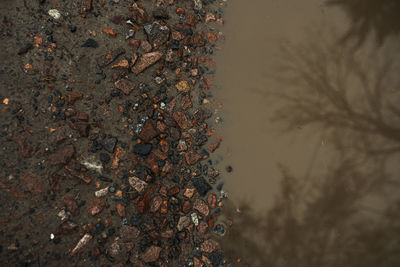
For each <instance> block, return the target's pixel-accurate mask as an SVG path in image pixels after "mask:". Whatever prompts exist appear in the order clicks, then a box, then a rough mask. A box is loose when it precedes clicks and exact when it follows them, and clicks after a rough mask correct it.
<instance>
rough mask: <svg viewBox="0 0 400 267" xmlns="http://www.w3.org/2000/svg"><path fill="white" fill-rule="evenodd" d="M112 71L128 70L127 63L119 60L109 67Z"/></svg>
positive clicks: (124, 60)
mask: <svg viewBox="0 0 400 267" xmlns="http://www.w3.org/2000/svg"><path fill="white" fill-rule="evenodd" d="M111 68H112V69H127V68H129V61H128V60H126V59H121V60H120V61H119V62H118V63H117V64H115V65H112V66H111Z"/></svg>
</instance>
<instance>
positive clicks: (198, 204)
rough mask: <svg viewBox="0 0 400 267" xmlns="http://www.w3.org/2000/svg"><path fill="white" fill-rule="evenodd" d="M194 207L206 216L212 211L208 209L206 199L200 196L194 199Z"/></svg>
mask: <svg viewBox="0 0 400 267" xmlns="http://www.w3.org/2000/svg"><path fill="white" fill-rule="evenodd" d="M193 209H195V210H197V211H198V212H200V213H201V214H202V215H204V216H208V214H209V213H210V210H209V209H208V206H207V203H206V202H205V201H204V200H202V199H199V198H197V199H196V200H195V201H194V204H193Z"/></svg>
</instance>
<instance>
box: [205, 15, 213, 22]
mask: <svg viewBox="0 0 400 267" xmlns="http://www.w3.org/2000/svg"><path fill="white" fill-rule="evenodd" d="M213 21H215V16H214V14H211V13H207V14H206V19H205V22H206V23H208V22H213Z"/></svg>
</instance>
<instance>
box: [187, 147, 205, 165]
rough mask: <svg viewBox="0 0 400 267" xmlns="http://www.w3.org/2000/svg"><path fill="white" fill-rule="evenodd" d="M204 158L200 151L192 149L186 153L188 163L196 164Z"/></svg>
mask: <svg viewBox="0 0 400 267" xmlns="http://www.w3.org/2000/svg"><path fill="white" fill-rule="evenodd" d="M202 158H203V157H202V156H201V155H200V154H199V153H197V152H196V151H195V150H191V151H189V152H186V153H185V159H186V163H187V164H188V165H194V164H196V163H197V162H198V161H199V160H201V159H202Z"/></svg>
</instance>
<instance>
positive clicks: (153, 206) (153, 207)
mask: <svg viewBox="0 0 400 267" xmlns="http://www.w3.org/2000/svg"><path fill="white" fill-rule="evenodd" d="M161 203H162V198H161V197H160V196H156V197H154V198H153V199H152V200H151V203H150V211H151V212H156V211H158V210H159V209H160V207H161Z"/></svg>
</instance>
